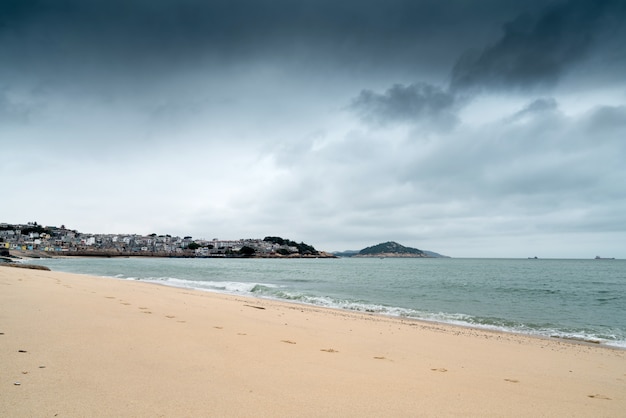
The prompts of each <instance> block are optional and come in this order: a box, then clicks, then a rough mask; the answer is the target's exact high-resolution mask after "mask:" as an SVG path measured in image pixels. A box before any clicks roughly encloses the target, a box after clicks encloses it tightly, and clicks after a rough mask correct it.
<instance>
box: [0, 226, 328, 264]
mask: <svg viewBox="0 0 626 418" xmlns="http://www.w3.org/2000/svg"><path fill="white" fill-rule="evenodd" d="M0 249H7V250H13V251H34V252H39V253H42V254H49V255H51V256H52V255H103V256H126V255H128V256H142V255H143V256H165V257H227V256H233V255H246V256H257V257H273V256H277V257H285V256H294V257H300V256H318V255H319V254H318V253H317V252H316V253H315V254H302V253H301V252H300V251H299V248H298V247H296V246H293V245H286V244H285V243H275V242H272V241H268V240H264V239H241V240H219V239H217V238H215V239H212V240H210V241H209V240H204V239H196V240H194V239H193V238H192V237H190V236H186V237H183V238H181V237H177V236H171V235H157V234H151V235H137V234H87V233H80V232H78V231H76V230H71V229H67V228H65V226H64V225H62V226H61V227H58V228H57V227H52V226H45V227H44V226H40V225H37V223H36V222H32V223H28V224H26V225H11V224H7V223H0Z"/></svg>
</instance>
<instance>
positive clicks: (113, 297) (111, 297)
mask: <svg viewBox="0 0 626 418" xmlns="http://www.w3.org/2000/svg"><path fill="white" fill-rule="evenodd" d="M105 298H107V299H115V296H105Z"/></svg>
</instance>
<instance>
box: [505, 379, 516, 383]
mask: <svg viewBox="0 0 626 418" xmlns="http://www.w3.org/2000/svg"><path fill="white" fill-rule="evenodd" d="M504 381H505V382H511V383H519V380H516V379H504Z"/></svg>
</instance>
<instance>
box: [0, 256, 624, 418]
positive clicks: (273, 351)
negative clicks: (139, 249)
mask: <svg viewBox="0 0 626 418" xmlns="http://www.w3.org/2000/svg"><path fill="white" fill-rule="evenodd" d="M625 411H626V351H624V350H616V349H611V348H606V347H601V346H597V345H593V344H579V343H571V342H568V341H562V340H557V339H542V338H531V337H527V336H521V335H514V334H505V333H498V332H489V331H483V330H475V329H469V328H461V327H453V326H447V325H442V324H432V323H424V322H416V321H407V320H401V319H395V318H388V317H381V316H375V315H369V314H363V313H352V312H344V311H337V310H330V309H323V308H318V307H311V306H303V305H297V304H287V303H282V302H275V301H269V300H262V299H252V298H245V297H236V296H226V295H220V294H213V293H208V292H202V291H192V290H187V289H177V288H171V287H164V286H158V285H154V284H149V283H141V282H133V281H123V280H115V279H107V278H97V277H90V276H84V275H75V274H68V273H59V272H49V271H41V270H27V269H18V268H10V267H4V266H2V267H0V416H3V417H54V416H58V417H86V416H93V417H120V416H124V417H192V416H233V417H262V416H267V417H294V416H299V417H316V416H319V417H322V416H324V417H328V416H342V417H344V416H345V417H350V416H355V417H356V416H359V417H363V416H371V417H381V416H388V417H416V416H477V417H478V416H480V417H484V416H498V417H503V416H527V417H538V416H570V417H572V416H581V417H583V416H584V417H619V416H621V417H623V416H625Z"/></svg>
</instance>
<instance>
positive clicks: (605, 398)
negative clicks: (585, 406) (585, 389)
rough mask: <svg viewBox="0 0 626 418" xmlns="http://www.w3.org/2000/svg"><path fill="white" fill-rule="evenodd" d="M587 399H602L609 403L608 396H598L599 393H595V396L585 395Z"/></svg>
mask: <svg viewBox="0 0 626 418" xmlns="http://www.w3.org/2000/svg"><path fill="white" fill-rule="evenodd" d="M587 397H588V398H593V399H604V400H607V401H610V400H611V398H609V397H608V396H604V395H600V394H599V393H596V394H595V395H587Z"/></svg>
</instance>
